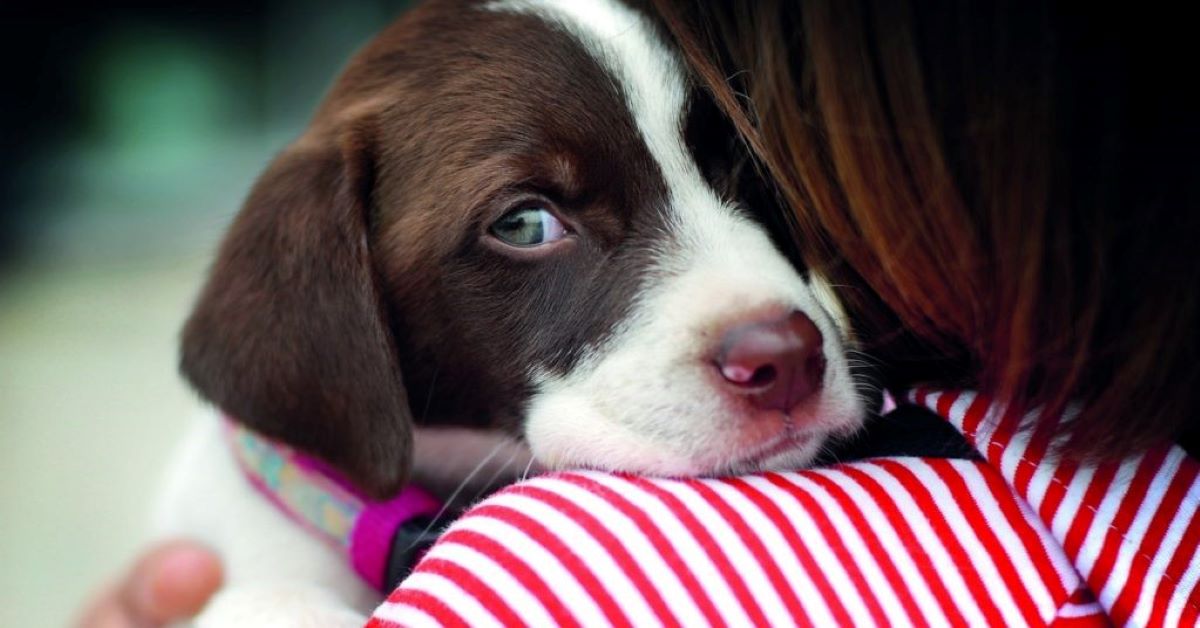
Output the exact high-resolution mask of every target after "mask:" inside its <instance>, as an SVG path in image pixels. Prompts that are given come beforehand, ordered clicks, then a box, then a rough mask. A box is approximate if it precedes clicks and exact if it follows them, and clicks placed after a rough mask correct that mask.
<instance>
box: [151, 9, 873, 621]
mask: <svg viewBox="0 0 1200 628" xmlns="http://www.w3.org/2000/svg"><path fill="white" fill-rule="evenodd" d="M666 41H667V40H666V38H665V37H664V35H663V33H662V32H661V30H660V29H659V28H658V27H657V26H656V24H655V23H654V22H653V21H652V20H651V19H650V18H649V17H648V16H647V14H645V13H643V12H640V11H639V10H637V9H635V8H633V7H631V6H628V5H626V4H622V3H620V2H618V1H617V0H586V1H585V0H498V1H493V2H465V1H451V0H445V1H437V2H429V3H427V4H424V5H423V6H421V7H419V8H417V9H415V10H413V11H411V12H409V13H408V14H406V15H405V16H404V17H403V18H402V19H401V20H400V21H399V22H397V23H396V24H394V25H393V26H391V27H390V28H388V29H387V30H386V31H385V32H383V33H382V34H381V35H379V36H378V37H377V38H376V39H375V40H374V41H373V42H371V43H370V44H369V45H368V46H367V47H366V48H365V49H364V50H363V51H361V52H360V53H359V54H358V55H357V56H356V57H355V58H354V59H353V60H352V61H351V62H350V64H349V66H348V67H347V68H346V69H345V71H344V73H343V75H342V76H341V78H340V79H339V80H338V81H337V83H336V84H335V86H334V87H333V88H332V90H331V92H330V93H329V95H328V96H327V98H326V99H325V101H324V103H323V104H322V105H321V107H320V108H319V110H318V112H317V113H316V115H315V117H314V119H313V121H312V124H311V126H310V127H309V128H308V129H307V130H306V131H305V133H304V134H303V135H302V136H301V137H300V138H299V139H298V140H296V141H295V143H293V144H292V145H291V146H289V147H288V148H287V149H286V150H284V151H283V153H282V154H281V155H279V156H278V158H277V159H275V161H274V162H273V163H272V164H271V165H270V166H269V168H268V169H267V170H266V172H265V173H264V174H263V175H262V176H261V178H260V179H259V180H258V182H257V184H256V185H255V186H254V189H253V190H252V192H251V193H250V195H249V198H248V200H247V201H246V204H245V206H244V207H243V209H242V211H241V213H240V214H239V215H238V217H237V218H236V220H235V221H234V223H233V225H232V227H231V228H230V231H229V233H228V235H227V237H226V239H225V241H224V244H223V245H222V247H221V250H220V252H219V255H218V257H217V260H216V263H215V265H214V267H213V268H212V270H211V275H210V278H209V280H208V283H207V285H206V287H205V288H204V290H203V292H202V293H201V295H200V296H199V299H198V302H197V304H196V306H195V310H194V313H193V314H192V316H191V318H190V320H189V321H188V323H187V325H186V328H185V329H184V332H183V341H182V370H183V373H184V374H185V376H186V377H187V379H188V380H189V381H190V382H191V383H192V384H193V385H194V387H195V388H196V389H197V390H198V391H199V392H200V394H201V395H202V396H203V397H205V398H206V399H207V400H208V401H210V402H211V403H212V404H213V405H214V406H215V408H217V409H219V411H221V412H223V413H225V414H227V415H228V416H230V417H233V418H235V419H236V420H238V421H240V422H242V423H243V424H245V425H246V426H248V427H249V428H251V429H253V430H254V431H255V432H257V433H259V434H261V435H264V436H266V437H268V438H271V439H274V440H276V441H280V442H284V443H287V444H289V445H291V446H293V447H295V448H296V449H298V450H300V451H303V452H306V453H308V454H311V455H313V456H315V457H317V458H320V459H321V460H323V461H324V462H326V463H328V464H329V465H330V466H332V467H333V468H335V469H336V470H338V471H339V472H340V473H341V474H342V475H344V476H345V477H346V478H348V479H349V480H350V481H351V482H353V483H354V484H355V485H356V486H357V487H358V488H359V489H361V490H362V491H364V492H365V493H367V494H369V495H372V496H376V497H384V496H388V495H391V494H394V493H395V492H396V491H398V490H399V489H401V488H402V487H403V486H404V485H405V483H406V481H408V479H409V477H410V471H411V468H412V461H413V459H414V444H413V442H414V429H416V428H415V427H414V426H436V425H446V424H454V425H457V426H462V427H466V428H478V429H500V430H505V431H506V432H507V433H510V434H513V435H514V436H515V438H517V439H518V441H519V442H520V443H523V444H524V445H527V446H528V448H529V450H530V451H531V452H532V454H533V456H534V458H535V459H536V460H537V462H538V463H539V464H540V465H542V466H544V467H547V468H563V467H586V468H594V469H609V470H621V471H630V472H639V473H648V474H666V475H698V474H725V473H742V472H753V471H759V470H766V469H790V468H797V467H801V466H804V465H805V464H806V463H808V462H810V461H811V460H812V459H813V457H814V456H815V455H816V454H817V453H818V451H819V450H820V449H821V447H822V444H823V443H824V442H825V441H826V440H827V439H828V438H829V437H830V436H833V435H838V434H845V433H848V432H851V431H853V430H855V429H856V428H857V427H858V426H859V425H860V424H861V421H862V418H863V414H864V406H863V402H862V401H861V400H860V398H859V396H858V395H857V394H856V391H855V386H854V381H853V379H852V376H851V372H850V368H849V366H848V361H847V358H846V348H845V347H846V343H847V342H848V330H847V328H846V325H845V323H844V317H843V315H842V314H841V312H840V310H839V308H838V306H837V303H836V301H835V300H834V299H833V297H832V292H831V291H830V290H829V289H828V288H827V287H825V286H824V285H823V284H822V283H821V282H820V280H819V278H818V277H815V276H808V277H806V276H804V275H802V274H801V273H799V272H798V271H797V270H796V268H795V267H794V266H793V265H792V264H791V263H789V261H788V259H787V258H786V257H785V255H784V254H782V253H781V252H780V251H779V250H778V249H777V248H776V246H775V245H773V244H772V241H771V239H770V238H769V237H768V235H767V231H766V229H765V228H764V227H763V226H762V225H761V224H759V223H758V222H756V221H755V219H754V214H753V212H755V211H765V209H764V208H762V207H752V206H749V205H747V204H746V203H744V202H742V200H741V199H739V198H737V197H736V194H737V191H738V190H739V189H740V186H739V185H738V183H737V181H739V180H742V179H744V178H745V177H744V176H740V175H739V172H738V169H737V168H736V167H734V166H733V165H731V164H733V163H735V162H736V161H737V155H736V153H737V146H736V144H735V143H733V142H731V141H730V138H731V137H732V134H730V133H728V131H727V130H726V129H724V128H722V124H723V121H722V120H721V118H720V116H719V115H717V114H716V113H715V110H714V108H713V107H712V105H711V103H708V102H707V101H706V100H705V99H704V98H703V95H702V94H701V93H700V92H699V90H697V89H695V88H694V87H693V86H692V85H691V84H690V83H689V79H688V77H687V75H686V72H685V69H684V66H683V64H682V62H681V60H680V59H679V58H678V56H677V55H676V54H675V53H674V52H673V51H672V50H671V49H669V48H668V46H667V44H666ZM742 174H743V175H744V174H745V173H744V172H743V173H742ZM217 423H218V422H217V421H214V420H209V421H206V422H205V423H204V424H203V425H202V426H201V427H199V428H197V432H196V433H195V434H193V435H191V436H190V437H189V440H188V442H187V443H186V444H185V447H184V450H183V452H182V453H181V454H180V456H179V457H178V459H177V463H176V466H175V469H174V471H173V473H172V476H171V483H170V486H169V488H168V491H167V493H168V496H167V499H166V500H165V503H164V505H163V507H162V512H163V520H164V526H163V529H164V531H166V532H169V533H172V534H187V535H191V536H194V537H199V538H201V539H205V540H208V541H209V542H210V543H212V544H213V545H214V546H215V547H217V548H218V549H219V550H220V551H221V552H222V554H223V557H224V560H225V563H226V566H227V576H228V577H227V585H226V588H225V589H224V591H223V592H222V593H221V594H219V595H218V596H217V598H216V599H215V600H214V602H213V603H212V604H211V605H210V606H209V608H208V610H207V611H206V612H205V614H204V616H202V618H201V623H202V624H209V625H233V624H237V625H243V624H250V623H256V624H257V625H262V623H260V622H267V620H268V619H269V620H272V621H277V622H280V623H281V625H302V624H303V625H319V626H334V625H343V624H344V625H358V623H359V622H361V620H362V617H361V615H358V614H357V613H358V612H361V611H365V610H368V609H369V608H370V607H371V606H373V605H374V604H375V603H376V602H377V601H378V594H377V592H375V591H372V590H370V589H369V588H368V587H366V586H365V585H363V584H362V583H361V582H359V581H358V579H357V578H356V577H355V576H354V575H353V574H352V573H351V572H350V571H349V569H348V568H347V567H346V566H345V561H344V559H343V558H342V557H341V556H339V555H338V554H337V552H336V551H335V550H332V549H330V548H327V547H325V546H322V545H320V544H318V543H314V542H313V541H312V540H311V539H309V538H307V536H306V533H305V532H304V531H303V530H302V529H301V528H300V527H299V526H296V525H294V524H292V523H291V522H289V521H288V520H286V519H285V518H284V517H282V516H280V514H279V513H278V512H276V511H275V509H274V508H273V507H272V505H271V504H269V503H267V502H266V500H264V499H263V498H262V497H261V496H259V495H257V494H256V493H254V492H253V491H252V490H251V489H250V488H248V486H247V483H246V481H245V479H244V478H242V477H241V476H240V474H239V472H238V470H237V468H236V467H235V464H234V463H233V461H232V460H231V456H230V454H229V452H228V448H227V446H226V444H225V443H224V442H223V440H222V438H221V436H220V428H219V426H218V425H217ZM452 442H453V441H451V443H452ZM415 456H416V459H417V460H418V461H422V455H421V451H420V441H419V440H418V451H417V452H416V453H415ZM426 459H429V456H426ZM431 463H432V465H433V466H434V467H436V466H437V465H438V464H443V462H442V460H441V455H440V454H439V455H438V456H437V457H435V458H434V459H433V460H432V461H431ZM418 471H419V472H420V473H422V474H423V475H424V476H429V475H434V476H436V475H437V469H436V468H434V469H428V468H427V469H423V470H418ZM305 622H307V623H305Z"/></svg>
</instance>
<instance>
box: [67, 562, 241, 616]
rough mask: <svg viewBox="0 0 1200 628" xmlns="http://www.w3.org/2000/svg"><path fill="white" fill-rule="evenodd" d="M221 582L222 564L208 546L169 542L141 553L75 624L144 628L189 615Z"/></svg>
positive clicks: (201, 606) (192, 613)
mask: <svg viewBox="0 0 1200 628" xmlns="http://www.w3.org/2000/svg"><path fill="white" fill-rule="evenodd" d="M220 586H221V563H220V560H219V559H218V558H217V555H216V554H215V553H214V552H213V551H212V550H210V549H207V548H205V547H204V546H202V545H199V544H197V543H194V542H190V541H169V542H166V543H163V544H161V545H158V546H156V547H154V548H151V549H150V550H149V551H147V552H145V553H144V554H142V555H141V556H140V557H139V558H138V561H137V563H136V564H135V565H134V566H133V569H131V570H130V571H129V572H128V573H126V574H125V575H124V576H123V577H121V578H120V579H118V580H117V581H116V582H115V583H113V584H110V585H109V586H107V587H105V589H104V590H103V591H101V592H100V594H99V595H97V596H96V597H95V598H93V599H92V601H91V602H90V603H89V604H88V605H87V608H86V609H85V610H84V612H83V614H81V615H80V616H79V619H78V621H77V623H76V625H77V626H78V627H79V628H146V627H154V626H164V625H166V624H167V623H170V622H173V621H179V620H182V619H187V618H189V617H192V616H194V615H195V614H196V613H198V612H200V609H202V608H204V605H205V603H207V602H208V600H209V598H211V597H212V596H213V594H214V593H216V592H217V589H218V588H220Z"/></svg>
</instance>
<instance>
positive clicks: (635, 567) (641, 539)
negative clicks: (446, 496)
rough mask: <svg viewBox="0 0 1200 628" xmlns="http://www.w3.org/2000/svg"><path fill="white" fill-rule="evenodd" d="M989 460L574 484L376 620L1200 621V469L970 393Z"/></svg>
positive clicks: (410, 589) (464, 549)
mask: <svg viewBox="0 0 1200 628" xmlns="http://www.w3.org/2000/svg"><path fill="white" fill-rule="evenodd" d="M910 400H911V401H913V402H916V403H920V404H923V405H926V406H928V407H930V408H931V409H933V410H935V411H936V412H938V413H939V414H941V415H942V416H944V417H946V418H947V419H949V420H950V421H951V422H952V423H953V424H954V425H955V426H957V427H958V428H959V429H960V430H962V431H963V433H964V434H965V435H966V436H967V437H968V438H969V439H970V440H971V441H972V443H974V444H975V445H976V446H977V447H978V448H979V450H980V451H981V452H982V453H983V454H984V456H985V458H986V461H985V462H975V461H965V460H941V459H921V458H883V459H874V460H868V461H860V462H854V463H849V464H843V465H838V466H834V467H830V468H822V469H813V470H807V471H802V472H797V473H781V474H774V473H770V474H762V475H754V476H745V477H738V478H724V479H710V480H661V479H647V478H640V477H633V476H620V475H611V474H601V473H560V474H554V475H548V476H543V477H539V478H535V479H532V480H529V481H526V482H523V483H521V484H518V485H516V486H513V487H510V488H508V489H505V490H503V491H501V492H499V493H497V494H495V495H493V496H491V497H489V498H488V499H486V500H484V501H483V502H482V503H480V504H478V505H477V506H475V507H474V508H473V509H471V510H470V511H468V512H467V513H466V514H465V515H464V516H463V517H462V518H460V519H459V520H458V521H456V522H455V523H454V524H453V525H452V526H450V528H449V529H448V531H447V532H446V534H445V535H444V536H443V537H442V538H441V540H440V541H439V542H438V543H437V544H436V545H435V546H434V547H433V548H432V549H431V550H430V551H429V553H428V554H427V555H426V556H425V558H424V559H423V560H422V561H421V563H420V564H419V565H418V566H417V568H416V570H415V571H414V573H413V575H411V576H410V577H409V578H408V579H407V580H405V581H404V582H403V583H402V584H401V585H400V587H399V588H398V589H397V590H396V591H395V592H394V593H393V594H392V595H391V596H390V597H389V598H388V599H387V601H386V602H385V603H384V604H383V605H382V606H380V607H379V609H378V610H377V611H376V613H375V615H374V617H373V618H372V619H371V620H370V622H369V624H368V626H371V627H376V628H382V627H387V628H391V627H394V626H501V625H502V626H519V625H531V626H551V625H563V626H578V625H583V626H607V625H612V626H647V625H665V626H688V627H690V626H703V625H733V626H748V625H764V626H765V625H770V626H787V625H820V626H825V625H897V626H908V625H917V626H920V625H1005V626H1019V625H1050V624H1053V625H1055V626H1099V625H1109V624H1110V623H1116V624H1134V625H1165V626H1177V625H1196V624H1197V623H1198V622H1197V614H1198V612H1200V591H1198V589H1197V578H1198V577H1200V564H1198V563H1197V560H1198V559H1197V554H1198V552H1197V542H1198V541H1200V520H1198V519H1197V507H1198V505H1200V481H1198V480H1197V473H1198V469H1200V465H1198V464H1197V462H1196V461H1194V460H1190V459H1188V458H1186V456H1185V455H1184V454H1183V452H1182V451H1181V450H1178V449H1165V448H1164V449H1163V450H1161V451H1153V452H1147V453H1146V454H1143V455H1141V456H1137V457H1135V458H1133V459H1131V460H1127V461H1125V462H1123V463H1120V464H1113V465H1104V466H1098V467H1076V466H1072V465H1066V464H1055V463H1054V462H1053V461H1051V460H1049V459H1048V458H1047V456H1046V451H1047V449H1048V448H1049V445H1050V444H1051V443H1050V440H1049V438H1048V436H1046V434H1048V433H1050V430H1045V431H1044V433H1043V432H1041V431H1032V432H1031V431H1022V430H1020V429H1018V426H1019V425H1020V424H1021V422H1022V421H1021V418H1020V417H1011V416H1006V415H1005V414H1004V412H1003V411H1002V409H1001V408H999V407H998V406H995V405H994V404H992V403H990V401H989V400H987V399H985V398H983V397H981V396H977V395H973V394H970V393H938V392H932V391H918V392H916V393H914V394H913V395H912V396H911V399H910Z"/></svg>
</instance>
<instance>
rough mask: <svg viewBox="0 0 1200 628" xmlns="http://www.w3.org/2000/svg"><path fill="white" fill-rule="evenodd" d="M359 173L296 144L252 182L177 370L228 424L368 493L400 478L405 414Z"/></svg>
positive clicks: (366, 165) (345, 146)
mask: <svg viewBox="0 0 1200 628" xmlns="http://www.w3.org/2000/svg"><path fill="white" fill-rule="evenodd" d="M370 187H371V164H370V161H369V159H368V158H367V156H366V151H365V150H363V149H362V146H359V145H356V143H355V142H353V141H339V140H333V139H329V140H325V139H311V138H306V139H302V140H301V141H300V142H297V143H296V144H295V145H293V146H292V147H291V148H289V149H288V150H286V151H285V152H284V153H283V154H281V155H280V156H279V157H278V158H276V160H275V161H274V163H272V164H271V166H270V167H269V168H268V169H267V171H266V172H265V173H264V174H263V175H262V176H261V177H260V178H259V180H258V182H257V183H256V184H255V186H254V189H253V190H252V191H251V193H250V197H249V199H248V200H247V201H246V204H245V206H244V207H243V208H242V211H241V213H240V214H239V215H238V216H237V218H236V219H235V220H234V223H233V225H232V227H231V228H230V230H229V232H228V234H227V235H226V236H225V241H224V243H223V244H222V246H221V250H220V253H219V254H218V257H217V261H216V263H215V265H214V267H213V269H212V271H211V274H210V276H209V279H208V284H207V285H206V286H205V288H204V290H203V292H202V293H201V294H200V298H199V300H198V302H197V303H196V307H195V310H194V311H193V312H192V316H191V318H190V319H189V320H188V322H187V325H186V326H185V327H184V330H183V346H182V357H181V369H182V371H183V374H184V375H185V376H186V377H187V379H188V380H190V381H191V383H192V385H193V386H195V387H196V389H197V390H199V392H200V393H201V394H202V395H203V396H204V397H206V398H208V399H209V400H210V401H212V402H213V403H214V404H216V405H217V406H218V407H220V408H221V409H222V410H224V411H225V412H227V413H229V414H230V415H231V416H233V417H235V418H236V419H238V420H240V421H242V422H244V423H246V424H247V425H249V426H250V427H252V428H254V429H255V430H257V431H259V432H261V433H262V434H265V435H267V436H269V437H272V438H276V439H279V440H281V441H284V442H287V443H290V444H292V445H294V446H296V447H297V448H299V449H300V450H303V451H306V452H308V453H311V454H313V455H316V456H318V457H320V458H322V459H324V460H326V461H327V462H329V463H330V464H331V465H333V466H334V467H336V468H338V469H339V470H341V471H343V472H344V473H346V474H347V475H348V476H349V478H350V479H351V480H352V481H354V482H355V483H356V484H357V485H358V486H359V487H360V488H361V489H363V490H364V491H366V492H368V493H370V494H371V495H373V496H377V497H381V496H384V495H388V494H391V493H394V492H395V491H397V490H399V488H400V487H401V486H402V485H403V483H404V482H405V481H406V478H407V475H408V466H409V461H410V459H411V449H412V418H411V415H410V411H409V406H408V396H407V394H406V392H405V389H404V385H403V383H402V382H401V378H400V368H399V365H398V359H397V354H396V348H395V346H394V341H393V338H392V334H391V333H390V331H389V326H388V322H387V321H388V319H387V316H388V314H387V310H386V308H385V307H384V304H383V301H382V299H381V297H380V289H379V286H378V284H377V280H376V275H375V271H374V268H373V265H372V261H371V251H370V238H369V237H368V236H369V234H368V218H367V217H368V210H369V207H368V204H369V199H370Z"/></svg>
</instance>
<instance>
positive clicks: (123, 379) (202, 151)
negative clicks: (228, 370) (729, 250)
mask: <svg viewBox="0 0 1200 628" xmlns="http://www.w3.org/2000/svg"><path fill="white" fill-rule="evenodd" d="M406 4H407V2H405V1H404V0H343V1H341V2H337V3H332V2H324V1H320V0H302V1H297V2H284V1H282V0H273V1H265V0H257V1H256V0H250V1H244V0H243V1H236V2H234V1H229V0H222V1H210V2H194V3H191V4H170V3H150V2H144V3H139V2H128V3H106V2H97V3H93V4H90V5H80V6H70V5H69V4H62V3H49V2H43V3H27V2H22V1H20V0H18V1H17V2H12V1H11V0H10V1H9V2H0V59H2V61H0V64H3V77H4V78H3V97H0V626H4V627H9V626H13V627H17V626H21V627H24V626H58V625H65V624H67V623H68V622H69V621H70V619H71V618H72V617H73V616H74V613H75V612H76V611H77V610H78V607H79V605H80V603H81V601H82V600H83V598H84V597H85V595H86V594H87V593H89V592H91V591H92V590H93V589H95V588H96V587H97V585H99V584H100V583H101V581H102V580H103V579H104V578H106V577H108V576H112V575H114V574H115V573H116V572H117V570H118V569H121V568H123V567H124V566H125V564H126V562H127V561H128V560H129V558H130V557H132V556H133V554H134V552H135V551H136V550H137V549H138V548H140V547H141V546H142V544H143V542H144V538H145V534H146V530H147V514H148V512H149V507H150V500H151V497H152V495H153V494H154V491H155V490H156V487H157V482H158V479H159V476H160V473H161V470H162V468H163V467H164V465H165V462H166V460H167V458H168V456H169V455H170V453H171V448H172V447H173V446H174V444H175V442H176V441H177V439H178V438H179V435H180V433H181V431H182V429H183V428H184V427H185V425H186V424H187V421H188V419H190V418H191V417H192V416H194V415H195V414H196V412H197V408H198V407H199V406H198V404H197V403H196V400H195V397H194V395H193V394H192V393H191V392H190V391H189V390H188V389H187V388H186V387H185V386H184V385H183V383H182V381H181V380H180V379H179V377H178V375H177V374H176V369H175V361H176V346H175V340H176V334H177V331H178V329H179V326H180V325H181V323H182V321H183V318H184V317H185V316H186V314H187V311H188V307H189V304H190V302H191V299H192V298H193V295H194V294H195V293H196V291H197V290H198V288H199V285H200V282H201V279H202V277H203V273H204V269H205V268H206V266H207V264H208V262H209V260H210V257H211V254H212V250H213V247H214V246H215V244H216V242H217V241H218V239H219V237H220V235H221V233H222V230H223V229H224V226H225V225H226V223H227V222H228V221H229V219H230V218H231V217H232V215H233V214H234V213H235V212H236V211H237V208H238V206H239V204H240V201H241V199H242V197H243V195H244V194H245V193H246V191H247V190H248V188H249V186H250V184H251V182H252V181H253V180H254V177H255V176H256V175H257V174H258V172H259V171H261V170H262V168H263V167H264V166H265V165H266V163H267V162H268V160H269V159H270V158H271V156H272V155H273V154H274V153H275V152H277V151H278V150H279V149H280V148H282V147H283V146H284V145H285V144H286V143H287V142H288V140H289V139H290V138H292V137H294V136H295V135H296V134H297V133H298V131H299V130H300V129H301V128H302V127H303V126H304V124H305V122H306V120H307V117H308V115H309V113H310V112H311V111H312V110H313V108H314V107H315V105H316V103H317V101H318V99H319V98H320V96H321V94H322V92H323V91H324V90H325V88H326V87H327V86H328V85H329V84H330V83H331V81H332V79H333V77H334V75H335V74H336V73H337V71H338V69H339V67H341V65H342V64H343V63H345V61H346V60H347V59H348V58H349V57H350V55H351V54H352V53H353V51H354V50H355V49H356V48H357V47H359V46H360V45H362V44H363V43H364V42H365V41H366V40H367V39H368V38H369V37H370V36H371V34H372V33H374V32H376V31H378V30H379V29H380V28H382V26H383V25H385V24H386V23H387V22H388V21H389V20H390V19H391V18H392V17H393V16H395V15H396V14H398V13H399V12H400V11H401V10H402V9H403V7H404V5H406Z"/></svg>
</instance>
